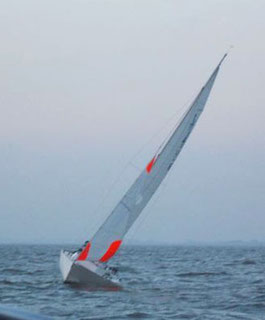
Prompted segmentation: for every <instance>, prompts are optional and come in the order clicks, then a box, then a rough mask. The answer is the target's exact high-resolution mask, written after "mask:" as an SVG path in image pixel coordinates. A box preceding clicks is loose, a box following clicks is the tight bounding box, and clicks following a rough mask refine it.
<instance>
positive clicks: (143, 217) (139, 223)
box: [124, 171, 172, 244]
mask: <svg viewBox="0 0 265 320" xmlns="http://www.w3.org/2000/svg"><path fill="white" fill-rule="evenodd" d="M171 175H172V171H171V172H170V173H169V174H168V177H169V176H171ZM167 183H168V182H165V181H163V182H162V183H161V185H160V187H159V188H158V190H157V192H156V194H155V196H154V198H153V199H154V200H153V202H152V203H151V205H149V206H148V207H149V209H148V210H149V211H148V210H146V211H147V213H146V214H142V215H141V216H140V217H141V218H140V219H139V220H138V221H137V222H136V225H135V227H134V229H133V230H132V231H131V236H130V237H125V238H124V240H125V243H126V244H127V243H128V241H133V240H134V239H135V238H136V234H137V233H139V231H140V230H141V229H142V228H143V226H144V225H145V224H146V221H148V218H149V217H150V215H151V213H153V210H152V209H154V208H155V207H156V205H157V203H158V201H159V200H160V199H161V196H162V195H163V194H164V192H165V190H166V186H167Z"/></svg>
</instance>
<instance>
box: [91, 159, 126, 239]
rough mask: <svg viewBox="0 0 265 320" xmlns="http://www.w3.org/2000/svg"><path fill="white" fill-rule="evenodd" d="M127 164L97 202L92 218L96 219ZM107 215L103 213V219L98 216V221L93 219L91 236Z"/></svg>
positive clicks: (101, 216)
mask: <svg viewBox="0 0 265 320" xmlns="http://www.w3.org/2000/svg"><path fill="white" fill-rule="evenodd" d="M129 165H130V164H129V163H126V164H125V165H124V167H123V168H122V169H121V171H120V173H119V174H118V176H117V177H116V178H115V180H114V181H113V182H112V183H111V184H110V187H109V188H108V189H107V190H106V192H105V194H104V195H103V196H102V198H101V200H100V201H99V204H98V206H97V207H96V209H95V210H93V216H94V217H96V216H97V215H98V213H99V211H100V210H101V209H102V210H103V211H104V209H103V206H104V204H105V203H106V200H107V199H108V198H109V196H110V194H111V192H112V190H113V189H114V186H116V185H117V183H118V182H119V181H120V180H121V178H122V175H123V174H124V172H125V170H126V169H127V168H128V167H129ZM108 215H109V211H108V212H107V213H104V217H103V213H102V214H101V215H99V217H98V219H93V223H92V226H91V229H92V234H95V232H96V231H97V230H95V229H96V226H97V224H98V223H99V222H100V221H102V219H103V221H104V220H105V219H106V218H107V216H108Z"/></svg>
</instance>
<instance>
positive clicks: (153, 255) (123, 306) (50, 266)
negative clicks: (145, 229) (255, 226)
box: [0, 245, 265, 320]
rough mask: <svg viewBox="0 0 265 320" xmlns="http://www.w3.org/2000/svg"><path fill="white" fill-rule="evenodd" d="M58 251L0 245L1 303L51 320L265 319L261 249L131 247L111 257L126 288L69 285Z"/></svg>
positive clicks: (264, 249) (263, 251)
mask: <svg viewBox="0 0 265 320" xmlns="http://www.w3.org/2000/svg"><path fill="white" fill-rule="evenodd" d="M61 248H62V246H58V245H1V246H0V257H1V258H0V303H1V304H2V305H4V306H8V307H11V308H14V307H15V308H21V309H24V310H27V311H32V312H36V313H41V314H45V315H48V316H51V317H53V318H54V319H83V320H84V319H201V320H208V319H209V320H210V319H211V320H217V319H222V320H223V319H240V320H244V319H253V320H257V319H265V281H264V270H265V268H264V266H265V247H264V246H245V247H244V246H127V247H124V248H122V250H121V251H120V253H119V255H118V256H117V257H116V258H115V259H113V265H115V266H117V267H118V268H119V270H120V277H121V279H122V284H123V290H104V289H101V290H90V289H89V288H84V287H81V288H80V287H76V286H70V285H64V284H63V283H62V280H61V275H60V272H59V268H58V257H59V252H60V249H61ZM68 248H69V249H71V246H68Z"/></svg>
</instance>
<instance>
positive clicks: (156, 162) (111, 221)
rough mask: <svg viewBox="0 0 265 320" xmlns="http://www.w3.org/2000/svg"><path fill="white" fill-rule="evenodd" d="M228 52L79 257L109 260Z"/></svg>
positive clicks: (172, 156)
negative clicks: (160, 148) (160, 147)
mask: <svg viewBox="0 0 265 320" xmlns="http://www.w3.org/2000/svg"><path fill="white" fill-rule="evenodd" d="M226 56H227V53H226V54H225V55H224V56H223V58H222V59H221V60H220V62H219V63H218V65H217V66H216V68H215V69H214V71H213V73H212V74H211V76H210V78H209V79H208V81H207V82H206V84H205V85H204V86H203V87H202V89H201V90H200V92H199V93H198V95H197V96H196V98H195V99H194V101H193V102H192V104H191V105H190V107H189V108H188V109H187V111H186V112H185V113H184V115H183V117H182V119H181V121H180V123H179V125H178V126H177V128H176V129H175V130H174V132H173V133H172V135H171V136H170V137H169V139H168V141H167V142H166V143H165V144H164V146H163V148H162V150H160V151H159V152H158V153H157V154H156V155H155V156H154V157H153V158H152V160H151V161H150V162H149V163H148V164H147V166H146V168H145V169H144V170H143V171H142V173H141V174H140V175H139V176H138V178H137V179H136V180H135V182H134V183H133V184H132V186H131V187H130V188H129V190H128V191H127V192H126V194H125V195H124V196H123V197H122V199H121V200H120V202H119V203H118V204H117V205H116V207H115V208H114V210H113V211H112V212H111V214H110V215H109V216H108V217H107V219H106V220H105V221H104V223H103V224H102V225H101V227H100V228H99V229H98V231H97V232H96V233H95V235H94V236H93V237H92V239H91V241H90V242H89V244H88V245H87V246H86V248H85V249H84V250H83V252H82V253H81V255H80V256H79V258H78V259H79V260H85V259H90V260H94V261H99V262H107V261H108V260H109V259H110V258H111V257H112V256H113V255H114V254H115V253H116V251H117V250H118V249H119V247H120V245H121V243H122V239H123V237H124V236H125V234H126V233H127V232H128V230H129V229H130V227H131V226H132V224H133V223H134V222H135V220H136V219H137V218H138V216H139V215H140V213H141V212H142V211H143V209H144V208H145V206H146V205H147V203H148V202H149V200H150V199H151V197H152V196H153V194H154V193H155V191H156V190H157V189H158V187H159V185H160V184H161V182H162V181H163V179H164V178H165V176H166V175H167V173H168V171H169V170H170V168H171V167H172V165H173V163H174V162H175V160H176V158H177V156H178V154H179V153H180V151H181V149H182V148H183V146H184V144H185V142H186V140H187V139H188V137H189V135H190V134H191V132H192V130H193V128H194V126H195V124H196V123H197V121H198V119H199V117H200V115H201V113H202V111H203V109H204V107H205V104H206V102H207V100H208V97H209V95H210V92H211V89H212V87H213V85H214V82H215V79H216V77H217V74H218V72H219V69H220V66H221V64H222V63H223V61H224V59H225V58H226Z"/></svg>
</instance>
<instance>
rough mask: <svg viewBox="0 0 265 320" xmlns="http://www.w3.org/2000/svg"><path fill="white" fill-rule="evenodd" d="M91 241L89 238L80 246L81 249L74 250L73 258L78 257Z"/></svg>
mask: <svg viewBox="0 0 265 320" xmlns="http://www.w3.org/2000/svg"><path fill="white" fill-rule="evenodd" d="M88 243H89V240H87V241H86V242H85V243H84V244H83V245H82V247H80V248H79V249H77V250H75V251H73V252H72V258H74V259H76V258H77V257H78V256H79V255H80V253H81V252H82V251H83V250H84V249H85V247H86V246H87V244H88Z"/></svg>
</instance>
